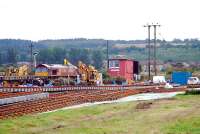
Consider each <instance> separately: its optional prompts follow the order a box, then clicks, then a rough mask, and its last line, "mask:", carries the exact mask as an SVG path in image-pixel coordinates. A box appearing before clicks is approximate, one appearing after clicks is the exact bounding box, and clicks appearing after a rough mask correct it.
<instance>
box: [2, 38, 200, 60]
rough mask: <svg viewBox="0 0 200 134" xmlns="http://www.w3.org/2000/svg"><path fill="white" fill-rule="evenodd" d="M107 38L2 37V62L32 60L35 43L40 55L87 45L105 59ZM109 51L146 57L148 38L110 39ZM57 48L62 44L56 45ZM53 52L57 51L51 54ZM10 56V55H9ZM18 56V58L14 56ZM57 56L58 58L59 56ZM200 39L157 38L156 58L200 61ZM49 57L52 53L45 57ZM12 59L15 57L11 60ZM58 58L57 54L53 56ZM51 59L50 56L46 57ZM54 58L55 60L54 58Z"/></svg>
mask: <svg viewBox="0 0 200 134" xmlns="http://www.w3.org/2000/svg"><path fill="white" fill-rule="evenodd" d="M106 42H107V41H106V40H104V39H85V38H77V39H60V40H40V41H37V42H34V41H30V40H16V39H1V40H0V50H1V51H0V64H4V63H12V62H14V61H30V44H33V46H34V48H33V49H34V51H39V52H40V54H39V55H40V57H42V56H47V55H45V54H44V53H46V52H49V53H47V54H49V55H50V54H55V55H56V54H57V55H58V54H60V55H61V53H60V51H61V49H62V50H65V51H62V54H63V56H60V57H61V58H63V57H69V55H68V54H69V52H70V50H71V49H72V48H73V49H88V50H89V51H87V52H88V54H89V53H92V52H93V51H96V50H98V51H102V54H103V55H104V56H103V57H104V59H105V57H106ZM108 42H109V55H110V56H114V55H119V54H120V55H126V56H127V57H130V58H134V59H137V60H146V59H147V54H148V51H147V48H146V40H129V41H126V40H109V41H108ZM55 48H61V49H56V51H54V49H55ZM50 56H54V55H50ZM9 57H11V58H9ZM12 57H16V58H12ZM60 57H58V56H57V58H60ZM199 57H200V41H199V40H197V39H185V40H180V39H174V40H173V41H165V40H158V44H157V58H158V59H159V60H162V61H168V60H170V61H171V60H172V61H186V62H187V61H200V58H199ZM44 58H49V57H43V59H44ZM11 59H12V60H11ZM52 59H54V60H55V61H57V60H56V57H54V58H53V57H52ZM60 61H61V60H60ZM47 62H48V60H47ZM52 62H53V61H52Z"/></svg>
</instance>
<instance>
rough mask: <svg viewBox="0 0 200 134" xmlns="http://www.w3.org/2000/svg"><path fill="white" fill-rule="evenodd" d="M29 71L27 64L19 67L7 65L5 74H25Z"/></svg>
mask: <svg viewBox="0 0 200 134" xmlns="http://www.w3.org/2000/svg"><path fill="white" fill-rule="evenodd" d="M29 73H30V69H29V67H28V65H23V66H20V67H8V68H7V69H6V72H5V75H6V76H27V75H29Z"/></svg>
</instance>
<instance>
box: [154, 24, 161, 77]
mask: <svg viewBox="0 0 200 134" xmlns="http://www.w3.org/2000/svg"><path fill="white" fill-rule="evenodd" d="M152 26H153V27H154V73H155V76H156V75H157V68H156V65H157V63H156V60H157V56H156V28H157V27H160V25H159V24H158V23H156V24H152Z"/></svg>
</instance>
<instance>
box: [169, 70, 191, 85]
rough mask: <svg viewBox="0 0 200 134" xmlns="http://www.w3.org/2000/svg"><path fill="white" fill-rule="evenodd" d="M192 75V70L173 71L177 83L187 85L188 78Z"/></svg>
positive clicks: (173, 78)
mask: <svg viewBox="0 0 200 134" xmlns="http://www.w3.org/2000/svg"><path fill="white" fill-rule="evenodd" d="M191 76H192V73H191V72H173V73H172V82H173V83H175V84H180V85H186V84H187V80H188V78H189V77H191Z"/></svg>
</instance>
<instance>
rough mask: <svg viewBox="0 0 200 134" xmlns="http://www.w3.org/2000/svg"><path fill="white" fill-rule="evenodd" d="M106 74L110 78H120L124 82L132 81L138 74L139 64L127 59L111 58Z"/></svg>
mask: <svg viewBox="0 0 200 134" xmlns="http://www.w3.org/2000/svg"><path fill="white" fill-rule="evenodd" d="M108 63H109V68H108V74H109V75H110V76H111V77H122V78H125V79H126V80H134V75H137V74H138V73H139V63H138V61H135V60H133V59H128V58H113V59H109V60H108Z"/></svg>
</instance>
